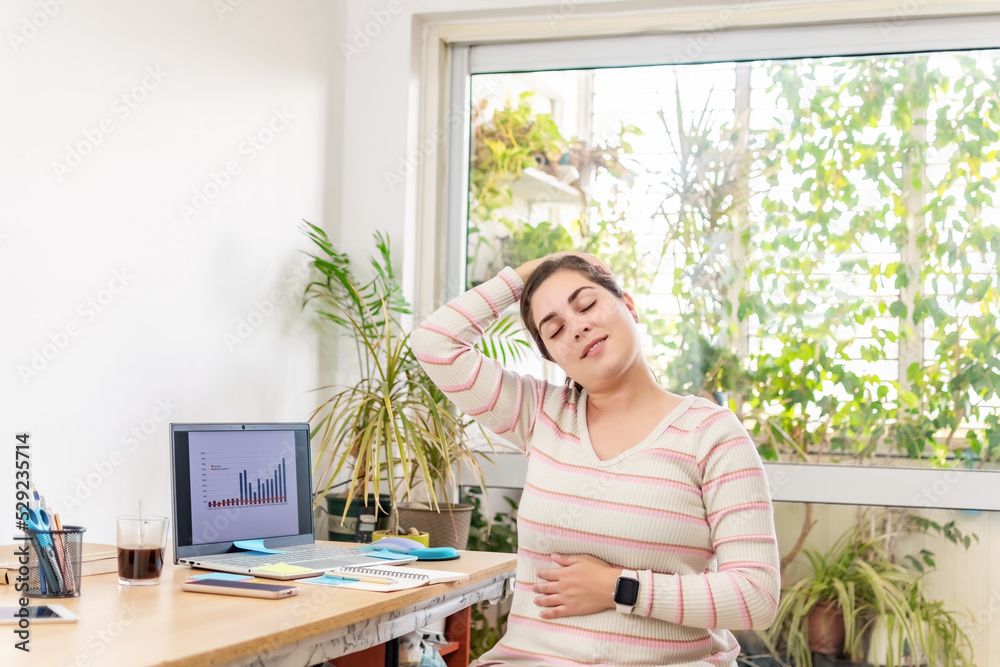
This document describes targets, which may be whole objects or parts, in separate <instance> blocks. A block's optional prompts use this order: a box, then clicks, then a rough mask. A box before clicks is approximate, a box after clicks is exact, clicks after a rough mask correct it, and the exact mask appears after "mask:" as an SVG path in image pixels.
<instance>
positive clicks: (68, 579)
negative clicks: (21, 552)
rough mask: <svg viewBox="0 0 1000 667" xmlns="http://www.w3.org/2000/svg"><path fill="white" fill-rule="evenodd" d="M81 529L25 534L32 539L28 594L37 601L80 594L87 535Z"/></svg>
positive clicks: (33, 531)
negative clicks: (84, 546)
mask: <svg viewBox="0 0 1000 667" xmlns="http://www.w3.org/2000/svg"><path fill="white" fill-rule="evenodd" d="M85 530H87V529H86V528H83V527H81V526H65V527H64V528H63V529H62V530H31V529H28V530H25V531H24V533H25V535H26V536H27V537H28V590H27V594H28V595H29V596H31V597H36V598H72V597H76V596H78V595H79V594H80V574H81V562H82V560H83V533H84V531H85Z"/></svg>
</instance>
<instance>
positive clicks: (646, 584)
mask: <svg viewBox="0 0 1000 667" xmlns="http://www.w3.org/2000/svg"><path fill="white" fill-rule="evenodd" d="M522 286H523V285H522V282H521V280H520V278H519V277H518V275H517V273H516V272H515V271H514V270H512V269H510V268H505V269H504V270H503V271H501V272H500V274H499V275H498V276H497V277H495V278H493V279H492V280H490V281H488V282H486V283H484V284H482V285H479V286H478V287H476V288H475V289H472V290H470V291H468V292H466V293H465V294H463V295H461V296H459V297H458V298H456V299H454V300H453V301H452V302H450V303H449V304H447V305H446V306H444V307H443V308H441V309H440V310H438V311H437V312H436V313H434V314H433V315H432V316H431V317H430V318H428V320H427V321H426V322H424V323H423V324H421V325H420V326H419V327H418V328H417V329H416V330H415V331H414V332H413V335H412V337H411V343H412V345H413V349H414V351H415V352H416V355H417V358H418V359H419V360H420V362H421V364H422V365H423V367H424V368H425V369H426V371H427V372H428V374H430V377H431V378H432V379H433V380H434V382H435V383H437V384H438V386H440V387H441V388H442V389H443V390H444V391H445V392H447V393H448V395H449V397H450V398H451V399H452V400H453V401H454V402H455V403H456V404H457V405H458V406H459V407H460V408H461V409H462V410H464V411H465V413H466V414H468V415H470V416H473V417H475V419H476V420H478V421H479V422H480V423H481V424H482V425H483V426H485V427H486V428H487V429H489V430H491V431H493V432H495V433H497V434H498V435H500V436H502V437H504V438H505V439H507V440H510V441H511V442H513V443H515V444H516V445H517V446H519V447H521V448H522V449H523V450H524V451H525V453H526V454H527V456H528V472H527V481H526V483H525V486H524V495H523V496H522V500H521V505H520V510H519V512H518V521H517V525H518V542H519V545H518V565H517V584H516V586H515V590H514V598H513V607H512V610H511V614H510V618H509V621H508V628H507V633H506V635H505V636H504V637H503V638H502V639H501V640H500V642H499V643H498V644H497V645H496V646H495V647H494V648H493V649H492V650H490V651H489V652H488V653H487V654H486V655H484V656H483V657H482V658H480V660H479V662H478V663H477V665H478V666H479V667H489V666H493V665H539V664H545V665H550V664H551V665H715V666H723V665H724V666H726V667H728V666H730V665H735V664H736V656H737V655H738V653H739V645H738V644H737V642H736V639H735V638H734V637H733V635H732V634H731V633H730V632H729V630H734V629H746V628H765V627H767V626H768V625H769V624H770V623H771V620H772V619H773V617H774V613H775V609H776V606H777V597H778V589H779V575H778V565H779V560H778V548H777V542H776V539H775V533H774V519H773V514H772V509H771V500H770V493H769V491H768V486H767V480H766V478H765V476H764V470H763V467H762V466H761V462H760V457H759V456H758V455H757V450H756V448H755V447H754V444H753V442H752V441H751V439H750V436H749V435H748V434H747V432H746V430H745V429H744V428H743V425H742V424H740V422H739V420H738V419H737V418H736V416H735V415H734V414H733V413H732V412H730V411H729V410H727V409H725V408H722V407H719V406H717V405H715V404H714V403H711V402H710V401H707V400H705V399H702V398H697V397H693V396H689V397H687V398H686V399H685V400H684V401H683V403H682V404H681V405H680V406H679V407H677V408H676V409H675V410H673V411H672V412H671V413H670V414H668V415H665V416H664V417H663V420H662V421H661V422H660V423H659V425H658V426H657V427H656V428H655V429H654V430H653V431H652V433H650V434H649V435H648V436H647V437H646V438H645V439H644V440H643V441H642V442H640V443H639V444H637V445H636V446H634V447H632V448H631V449H629V450H627V451H626V452H624V453H622V454H620V455H619V456H616V457H615V458H613V459H609V460H607V461H601V460H600V459H598V458H597V455H596V454H595V453H594V449H593V447H592V445H591V443H590V439H589V437H588V431H587V396H586V391H583V392H577V391H575V390H573V389H570V388H568V387H565V386H558V385H553V384H549V383H546V382H543V381H541V380H538V379H536V378H533V377H530V376H519V375H517V374H515V373H512V372H510V371H507V370H505V369H503V367H502V366H501V365H500V364H499V363H498V362H496V361H493V360H490V359H486V358H484V357H483V356H482V354H480V352H479V351H478V350H477V349H476V348H475V347H474V343H475V342H476V340H477V339H478V338H479V337H480V335H481V334H482V331H483V329H484V328H485V327H486V326H488V325H489V323H490V322H492V321H493V320H494V319H495V318H496V317H498V315H499V313H500V312H501V311H503V309H505V308H506V307H507V306H509V305H511V304H513V303H515V302H516V301H517V299H518V298H519V297H520V291H521V287H522ZM552 553H560V554H590V555H592V556H595V557H597V558H600V559H601V560H603V561H606V562H608V563H611V564H612V565H615V566H616V567H621V568H623V569H631V570H637V571H638V573H639V600H638V603H637V604H636V606H635V608H634V610H633V613H632V614H622V613H619V612H617V611H603V612H599V613H596V614H590V615H586V616H573V617H567V618H561V619H556V620H544V619H541V618H539V616H538V611H539V609H540V607H537V606H536V605H535V604H534V603H533V599H534V597H535V593H533V592H532V589H531V587H532V585H533V584H535V583H536V582H537V581H539V579H538V577H537V576H536V573H537V572H538V570H539V569H541V568H547V567H556V565H555V563H554V562H553V561H552V559H551V557H550V554H552ZM608 594H609V596H610V594H611V591H609V592H608Z"/></svg>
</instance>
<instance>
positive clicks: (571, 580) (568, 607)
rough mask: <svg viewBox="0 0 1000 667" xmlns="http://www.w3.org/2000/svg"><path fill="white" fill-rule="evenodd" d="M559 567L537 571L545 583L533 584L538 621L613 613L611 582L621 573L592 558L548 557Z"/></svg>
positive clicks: (618, 569) (556, 555) (613, 585)
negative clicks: (611, 610)
mask: <svg viewBox="0 0 1000 667" xmlns="http://www.w3.org/2000/svg"><path fill="white" fill-rule="evenodd" d="M552 560H554V561H555V562H556V565H558V566H559V567H551V568H545V569H542V570H539V571H538V577H539V578H540V579H544V580H545V581H542V582H539V583H537V584H535V586H534V590H535V593H538V596H537V597H536V598H535V604H536V605H538V606H540V607H544V609H542V610H541V611H540V612H539V613H538V615H539V616H540V617H541V618H562V617H564V616H583V615H585V614H593V613H595V612H598V611H603V610H605V609H614V608H615V601H614V590H615V582H617V580H618V576H619V575H620V574H621V569H620V568H616V567H614V566H612V565H608V564H607V563H605V562H604V561H602V560H600V559H598V558H594V557H593V556H563V555H561V554H552Z"/></svg>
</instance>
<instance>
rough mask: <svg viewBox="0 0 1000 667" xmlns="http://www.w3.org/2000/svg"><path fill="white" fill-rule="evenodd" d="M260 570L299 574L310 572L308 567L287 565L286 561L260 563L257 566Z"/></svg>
mask: <svg viewBox="0 0 1000 667" xmlns="http://www.w3.org/2000/svg"><path fill="white" fill-rule="evenodd" d="M257 569H258V570H259V571H260V572H273V573H274V574H300V573H302V572H312V570H310V569H309V568H308V567H300V566H298V565H289V564H288V563H275V564H274V565H261V566H260V567H258V568H257Z"/></svg>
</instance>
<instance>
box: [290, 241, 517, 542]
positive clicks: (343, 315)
mask: <svg viewBox="0 0 1000 667" xmlns="http://www.w3.org/2000/svg"><path fill="white" fill-rule="evenodd" d="M303 231H304V232H305V233H306V235H307V236H308V237H309V239H310V240H311V241H312V242H313V252H312V253H311V254H310V255H309V256H310V257H311V259H312V267H313V270H314V273H313V279H312V280H311V281H310V282H309V284H308V285H306V287H305V294H304V303H303V305H305V304H309V303H312V304H313V305H314V306H315V310H316V311H317V312H318V313H319V315H320V316H321V317H322V318H323V319H324V320H325V321H327V322H329V323H330V324H332V325H333V327H334V330H335V331H336V332H337V333H338V334H342V335H345V336H346V337H347V338H348V339H349V340H350V341H351V342H353V344H354V345H353V346H354V352H355V357H356V358H355V362H356V364H357V368H358V376H357V379H356V380H354V381H353V382H351V383H349V384H346V385H342V386H328V387H320V388H319V390H318V391H332V392H333V393H332V395H330V396H329V397H328V398H326V399H325V400H324V401H323V402H322V403H321V404H320V405H319V406H318V407H317V408H316V410H315V411H314V412H313V414H312V415H311V416H310V422H311V423H312V424H313V437H314V440H315V441H316V442H317V443H318V447H317V453H318V457H317V462H316V467H315V469H314V478H315V480H314V482H315V487H316V489H317V504H319V503H321V502H322V499H323V497H324V496H326V495H327V494H328V493H329V492H330V491H331V490H332V489H333V488H334V486H335V484H337V483H338V480H341V482H340V483H342V484H343V485H346V486H347V491H346V492H345V493H344V496H345V498H346V502H345V503H344V504H343V510H342V515H341V522H343V521H344V520H345V519H346V517H347V515H348V511H349V509H350V506H351V503H352V502H354V501H356V500H358V499H363V502H364V503H366V504H367V503H368V502H369V498H373V499H374V502H375V504H376V506H377V507H379V508H380V509H381V510H383V511H384V513H385V514H389V515H391V516H392V520H393V521H395V519H396V516H397V513H398V509H399V506H398V503H397V501H398V500H400V499H412V497H413V496H412V492H413V490H414V489H415V488H417V487H421V488H422V490H423V496H424V497H425V498H426V505H427V506H428V507H429V508H430V509H431V510H434V511H435V512H439V511H440V509H441V507H442V506H448V501H449V497H450V491H451V489H452V488H453V487H454V486H455V468H456V466H457V465H459V464H463V465H464V467H465V468H466V470H468V471H470V472H471V473H472V475H473V477H474V482H475V483H477V484H478V485H479V486H480V487H482V486H483V478H482V471H481V469H480V467H479V460H480V459H481V458H486V456H487V452H484V451H482V450H477V449H474V448H473V447H472V445H471V444H470V439H469V437H468V429H469V428H470V427H471V425H472V421H471V420H469V419H467V418H465V417H463V416H461V415H459V414H457V412H456V411H455V410H454V408H453V407H452V406H451V405H450V403H449V402H448V399H447V397H446V396H445V395H444V393H442V392H441V390H440V389H438V388H437V386H436V385H434V383H433V382H431V380H430V378H429V377H428V376H427V374H426V373H425V372H424V370H423V369H422V368H421V367H420V365H419V363H417V360H416V357H415V356H414V353H413V350H412V348H411V347H410V344H409V334H408V333H406V332H405V331H404V330H403V327H402V325H401V323H400V319H399V318H400V316H401V315H405V314H409V313H410V308H409V304H408V303H407V301H406V299H405V297H404V296H403V292H402V288H401V286H400V284H399V282H398V280H397V279H396V276H395V274H394V272H393V269H392V262H391V253H390V247H389V241H388V239H387V238H386V237H385V236H383V235H382V234H381V233H376V234H375V244H376V248H377V250H378V254H377V256H376V257H373V258H372V259H371V261H370V271H371V275H372V277H371V278H370V279H368V280H367V281H362V280H361V279H359V278H358V277H357V276H356V275H355V273H354V271H353V270H352V268H351V262H350V258H349V257H348V256H347V255H346V254H344V253H342V252H340V251H339V250H338V249H337V248H336V247H334V245H333V244H332V243H331V242H330V239H329V238H328V237H327V236H326V234H325V233H324V231H323V230H322V229H321V228H319V227H317V226H316V225H313V224H310V223H308V222H307V223H306V226H305V228H304V230H303ZM526 348H527V343H525V342H524V341H523V340H522V339H520V338H519V337H518V336H517V333H516V331H515V330H514V328H513V327H512V326H511V323H510V321H509V320H507V319H501V320H500V321H498V322H496V323H495V324H494V326H493V327H491V328H490V329H488V330H487V332H486V335H485V336H484V337H483V340H482V341H481V342H480V349H481V350H483V352H484V353H485V354H487V355H488V356H493V357H502V358H504V359H506V358H518V357H519V355H520V354H521V353H522V351H523V350H524V349H526ZM483 438H485V440H486V441H487V443H489V438H488V437H487V436H486V434H485V433H483ZM383 503H388V505H389V507H388V508H385V507H381V505H382V504H383ZM462 509H465V508H462ZM468 509H469V510H470V511H471V506H469V507H468ZM470 516H471V515H470ZM467 518H468V517H467ZM449 528H450V526H449ZM458 533H459V534H461V529H459V531H458ZM431 539H432V541H433V540H434V539H435V536H434V535H433V534H432V535H431ZM459 541H460V542H461V541H462V540H461V539H459ZM462 546H463V547H464V545H462Z"/></svg>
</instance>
